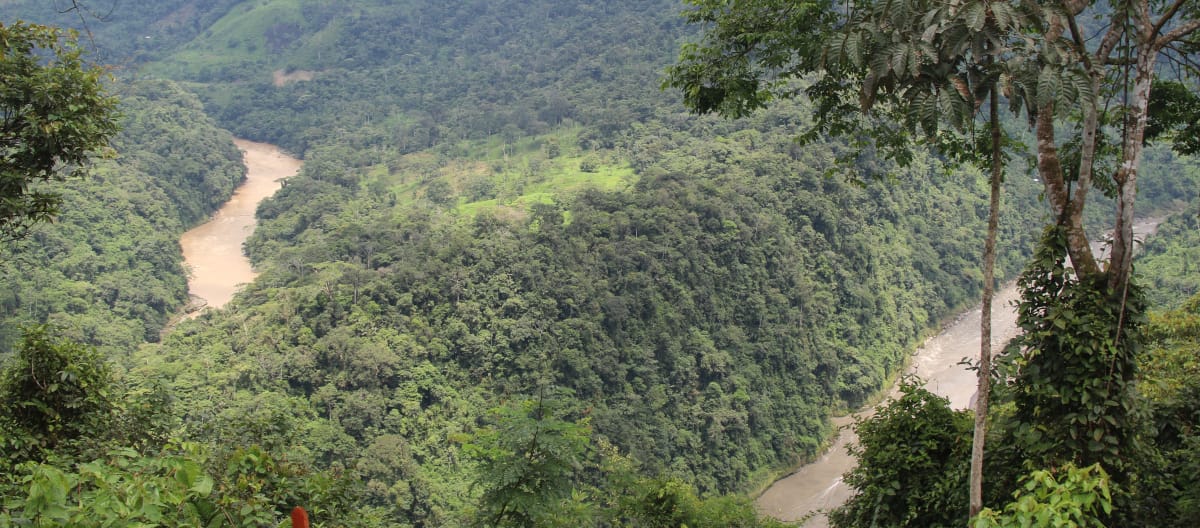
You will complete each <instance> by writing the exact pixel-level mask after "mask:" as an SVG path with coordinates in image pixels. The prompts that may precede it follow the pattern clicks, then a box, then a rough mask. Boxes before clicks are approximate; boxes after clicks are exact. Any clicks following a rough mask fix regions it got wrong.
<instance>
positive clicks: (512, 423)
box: [465, 396, 591, 527]
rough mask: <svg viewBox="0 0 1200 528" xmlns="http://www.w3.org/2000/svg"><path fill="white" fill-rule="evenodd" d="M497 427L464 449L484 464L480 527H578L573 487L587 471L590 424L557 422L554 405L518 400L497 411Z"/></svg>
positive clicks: (478, 483) (482, 432) (481, 469)
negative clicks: (584, 459) (584, 464)
mask: <svg viewBox="0 0 1200 528" xmlns="http://www.w3.org/2000/svg"><path fill="white" fill-rule="evenodd" d="M493 413H494V415H495V420H496V421H497V422H498V425H497V426H496V427H489V428H485V429H481V430H480V431H478V432H477V433H476V434H475V437H474V439H473V440H472V442H471V443H469V444H467V445H466V446H465V452H466V454H467V455H469V456H471V457H473V458H475V459H476V460H477V461H478V462H479V474H480V477H479V479H478V480H476V481H475V484H474V487H478V488H480V490H481V495H480V499H479V504H480V507H479V510H478V511H476V512H475V514H474V516H475V523H476V524H478V525H480V526H527V527H533V526H576V525H578V524H579V522H580V519H578V518H575V516H573V515H571V514H570V513H569V512H570V511H571V510H572V507H573V506H574V504H572V502H574V500H578V499H577V498H576V497H572V492H573V489H574V488H573V486H572V481H573V480H575V478H577V477H576V474H577V473H578V472H580V471H582V470H583V465H582V460H583V455H584V453H585V452H586V450H587V447H588V441H589V439H590V437H591V430H590V428H589V427H588V423H587V422H588V421H587V418H582V419H580V420H576V421H574V422H569V421H565V420H562V419H560V418H558V416H556V414H557V412H556V410H555V409H554V406H553V403H552V402H547V401H546V400H545V399H543V398H542V397H540V396H539V398H538V399H536V400H534V399H528V400H519V401H515V402H511V403H509V404H507V405H505V406H504V407H500V408H497V409H495V410H493Z"/></svg>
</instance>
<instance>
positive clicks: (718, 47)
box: [666, 0, 1200, 513]
mask: <svg viewBox="0 0 1200 528" xmlns="http://www.w3.org/2000/svg"><path fill="white" fill-rule="evenodd" d="M692 4H693V5H695V6H696V9H695V10H693V11H690V12H689V13H688V14H687V16H688V17H689V20H690V21H692V22H702V23H707V24H709V25H710V26H709V29H708V32H707V34H706V35H705V40H704V41H703V43H702V44H689V45H686V46H685V47H684V49H683V52H682V55H681V59H680V64H678V65H676V66H674V67H673V68H672V69H671V70H670V71H669V76H668V80H667V82H666V84H667V85H669V86H675V87H678V88H681V89H682V90H683V92H684V100H685V102H686V103H687V104H688V105H689V106H691V107H692V108H693V109H695V110H698V111H719V112H722V113H725V114H729V115H735V116H736V115H742V114H745V113H747V112H749V111H751V110H754V109H756V108H759V107H762V106H764V105H766V104H767V103H768V102H770V101H771V100H772V99H774V98H778V97H794V96H797V95H799V94H807V95H808V96H810V97H811V98H812V99H813V101H814V105H815V110H816V121H817V123H816V126H814V127H813V128H812V129H811V130H810V131H808V132H807V133H806V134H805V135H804V136H803V137H805V138H808V139H813V138H815V137H818V136H819V135H820V134H822V133H835V134H853V137H854V138H855V140H856V141H858V142H859V143H860V144H863V145H866V144H868V143H870V144H872V145H874V146H875V147H878V148H879V149H880V150H881V151H883V152H884V153H885V154H887V155H889V156H890V157H892V158H893V159H896V160H897V161H900V162H902V163H903V162H905V161H906V160H907V159H909V157H910V156H911V153H910V152H911V151H910V146H909V142H910V136H911V132H912V131H914V129H915V128H917V127H918V126H919V127H920V128H922V129H924V131H925V132H926V134H932V133H936V132H937V123H938V122H939V120H942V119H948V120H950V121H951V122H953V121H956V120H958V119H960V116H961V115H963V114H965V113H967V112H968V111H973V110H978V108H979V104H978V101H982V100H983V96H984V95H987V96H988V97H989V98H991V99H992V105H991V106H992V108H993V109H994V108H995V107H996V106H997V105H996V103H997V102H998V101H997V99H998V98H997V97H996V90H995V88H996V87H997V86H998V87H999V88H1000V89H1002V90H1003V92H1004V95H1005V96H1006V98H1007V99H1008V101H1009V102H1010V104H1011V105H1012V107H1013V109H1014V110H1016V111H1021V110H1024V111H1025V112H1026V114H1027V116H1028V117H1029V121H1030V123H1031V126H1032V128H1033V129H1034V131H1035V134H1036V138H1037V141H1036V153H1037V164H1036V166H1037V170H1038V173H1039V179H1040V180H1041V181H1042V182H1043V185H1044V186H1045V194H1046V196H1047V198H1048V201H1049V202H1050V205H1051V210H1052V212H1053V214H1054V217H1055V221H1056V223H1057V224H1059V225H1061V226H1063V228H1064V231H1065V233H1066V234H1067V244H1068V254H1069V255H1070V261H1071V264H1072V266H1073V268H1074V271H1075V273H1076V274H1077V275H1079V276H1081V277H1095V276H1103V278H1104V279H1105V280H1103V281H1101V282H1099V283H1098V282H1096V281H1090V280H1089V281H1087V284H1089V285H1093V286H1095V285H1100V284H1102V286H1100V287H1103V288H1105V289H1106V290H1107V291H1108V293H1109V295H1110V296H1113V295H1115V296H1117V297H1118V298H1119V299H1120V302H1121V309H1122V310H1124V301H1125V299H1126V297H1127V293H1128V283H1129V276H1130V273H1131V271H1132V267H1131V258H1132V250H1133V238H1132V231H1131V229H1132V223H1133V202H1134V198H1135V196H1136V187H1137V170H1138V163H1139V161H1140V156H1141V149H1142V145H1143V142H1144V140H1145V139H1146V138H1147V135H1146V129H1147V123H1148V117H1149V111H1150V103H1151V98H1150V96H1151V87H1152V85H1153V80H1154V76H1155V73H1156V67H1155V64H1156V61H1157V60H1158V59H1159V57H1165V58H1166V59H1167V60H1169V61H1170V62H1172V64H1173V65H1175V66H1177V67H1178V68H1177V69H1179V70H1182V71H1189V72H1191V73H1195V71H1196V68H1195V65H1196V62H1195V58H1196V55H1197V50H1198V49H1200V48H1197V46H1196V44H1197V42H1196V39H1195V37H1194V34H1195V32H1196V30H1197V29H1200V8H1198V7H1197V5H1196V4H1195V3H1194V2H1186V1H1185V0H1113V1H1110V2H1099V1H1089V0H1063V1H1053V2H1026V1H1009V0H982V1H970V0H968V1H964V2H959V3H942V2H924V1H921V0H910V1H902V2H879V1H875V0H865V1H855V2H850V3H849V4H847V5H845V6H835V5H833V3H831V2H825V1H823V0H815V1H810V2H803V3H793V2H786V1H778V0H758V1H747V2H735V3H730V2H723V1H719V0H695V1H693V2H692ZM1085 16H1090V17H1095V18H1098V19H1100V20H1103V21H1105V22H1107V24H1102V25H1101V26H1102V27H1104V28H1105V29H1104V30H1103V31H1102V36H1101V37H1100V38H1099V39H1092V38H1091V36H1090V35H1087V34H1085V33H1084V31H1083V30H1082V29H1081V26H1080V23H1079V22H1078V19H1080V18H1083V17H1085ZM963 59H967V62H966V63H965V64H964V60H963ZM964 65H965V66H967V67H965V68H964ZM971 65H985V66H986V67H970V66H971ZM798 80H804V81H805V82H808V83H809V84H808V88H807V90H801V89H799V88H798V87H797V86H798V83H797V81H798ZM1107 84H1113V85H1116V86H1118V89H1117V90H1114V91H1110V92H1107V93H1106V92H1104V91H1103V90H1102V88H1103V86H1105V85H1107ZM1183 92H1184V93H1187V92H1188V91H1187V90H1186V89H1185V90H1183ZM1114 95H1119V96H1123V99H1121V100H1112V99H1109V100H1106V99H1105V97H1106V96H1109V97H1111V96H1114ZM1176 99H1177V100H1178V98H1176ZM880 100H883V101H885V102H886V103H888V104H887V105H885V106H884V108H883V109H882V111H876V112H875V116H874V119H871V120H868V119H867V117H865V116H864V114H865V113H866V112H867V111H868V110H870V109H872V107H876V108H878V107H879V106H880V105H878V102H879V101H880ZM1102 108H1108V109H1109V110H1107V111H1102V110H1101V109H1102ZM1181 114H1182V113H1181ZM1114 117H1116V118H1119V119H1120V121H1121V124H1122V125H1123V126H1122V128H1121V130H1120V137H1121V148H1120V150H1119V152H1118V150H1117V149H1116V148H1104V147H1105V146H1106V145H1105V144H1104V142H1103V140H1102V138H1103V137H1104V135H1105V134H1104V132H1105V129H1104V128H1103V127H1104V126H1105V124H1106V123H1110V122H1113V121H1114ZM1173 117H1175V118H1178V117H1179V116H1178V115H1176V116H1173ZM1064 118H1068V119H1067V122H1069V123H1070V124H1071V126H1072V127H1073V129H1074V130H1075V131H1076V132H1077V137H1076V138H1075V139H1073V140H1071V141H1068V142H1066V143H1061V142H1060V141H1059V140H1057V139H1056V127H1058V128H1063V127H1064V125H1063V123H1064ZM995 119H996V117H995V114H994V113H993V114H992V122H993V123H995V122H996V121H995ZM1174 122H1175V123H1176V124H1177V125H1178V124H1180V122H1181V121H1180V120H1178V119H1176V120H1175V121H1174ZM1183 128H1184V130H1188V128H1187V125H1184V126H1183ZM993 130H995V128H993ZM1108 130H1111V127H1110V128H1109V129H1108ZM1152 130H1153V129H1152ZM1180 136H1184V137H1186V132H1185V133H1184V134H1180V135H1179V136H1177V137H1176V140H1177V141H1176V144H1177V146H1180V145H1182V146H1184V147H1187V146H1188V145H1189V141H1188V140H1186V139H1185V140H1182V141H1181V140H1180ZM993 137H994V138H995V137H997V136H996V135H995V134H993ZM863 138H866V139H869V140H870V141H869V142H868V141H863ZM995 143H996V141H995V140H993V144H995ZM940 146H942V147H943V148H944V147H945V146H947V145H945V144H942V145H940ZM950 146H953V145H950ZM990 151H991V152H992V154H993V156H994V157H993V161H995V160H996V158H995V156H999V152H998V148H993V149H991V150H990ZM1105 154H1111V155H1112V156H1113V157H1115V158H1116V161H1117V163H1116V164H1115V168H1114V169H1113V171H1112V174H1111V176H1110V178H1108V179H1101V178H1095V179H1094V178H1093V172H1094V168H1096V166H1097V163H1098V161H1097V160H1098V159H1101V158H1102V157H1103V155H1105ZM995 166H996V165H995V164H993V167H995ZM993 175H994V179H993V186H995V185H996V184H997V181H996V180H997V178H996V176H998V173H997V172H996V171H995V170H993ZM1093 181H1095V185H1096V186H1098V187H1099V188H1101V189H1102V190H1104V191H1106V192H1108V193H1109V194H1111V195H1113V196H1114V197H1115V198H1116V199H1117V203H1118V209H1117V217H1116V220H1115V222H1114V226H1113V251H1112V259H1111V261H1110V264H1109V266H1108V268H1107V269H1101V267H1100V266H1099V265H1098V264H1097V263H1096V261H1095V258H1094V257H1093V256H1092V253H1091V247H1090V244H1089V241H1088V238H1087V235H1086V233H1085V231H1084V228H1083V208H1084V205H1085V204H1086V199H1087V194H1088V190H1089V188H1090V187H1091V186H1092V185H1093ZM993 210H994V209H993ZM989 223H990V222H989ZM988 253H990V252H988V251H986V250H985V255H986V254H988ZM986 261H987V258H986V257H985V269H986V268H987V267H988V266H987V264H986ZM987 286H988V287H990V286H991V285H990V284H988V285H987ZM987 293H988V292H986V291H985V297H986V296H987ZM989 305H990V303H989V302H987V301H986V300H985V301H984V307H985V308H984V309H985V310H987V309H988V308H989V307H990V306H989ZM987 315H988V314H986V313H985V314H984V318H983V319H984V327H983V328H982V329H981V330H982V332H983V333H984V334H987V333H989V329H988V328H987V322H986V321H987V319H988V317H987ZM1117 321H1118V323H1117V327H1118V328H1117V330H1116V332H1115V333H1114V334H1113V336H1115V337H1114V339H1116V340H1117V341H1120V335H1121V332H1120V329H1119V328H1120V326H1121V322H1123V321H1125V319H1124V318H1122V317H1118V318H1117ZM989 341H990V339H986V336H985V339H984V340H983V343H982V350H981V358H982V359H984V360H985V361H984V362H981V363H983V365H982V366H983V367H985V368H981V373H980V395H981V400H980V404H981V405H980V408H979V409H977V410H979V411H980V412H979V414H978V415H977V421H978V423H979V424H980V429H982V425H983V424H984V423H985V417H986V414H985V413H986V394H987V380H988V376H987V369H986V367H987V365H986V360H987V359H989V358H990V343H989ZM977 438H978V439H979V440H980V441H981V440H982V438H983V435H982V431H980V432H979V434H977ZM979 450H980V453H981V445H980V448H979ZM975 465H976V467H977V468H981V467H982V461H981V460H978V461H976V464H975ZM977 487H978V486H977V485H974V484H973V488H977ZM980 497H981V493H980V492H979V491H978V490H977V489H973V490H972V513H974V512H975V511H978V508H979V506H980V503H979V500H978V499H979V498H980Z"/></svg>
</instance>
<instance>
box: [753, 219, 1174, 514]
mask: <svg viewBox="0 0 1200 528" xmlns="http://www.w3.org/2000/svg"><path fill="white" fill-rule="evenodd" d="M1161 221H1162V219H1161V218H1151V219H1146V220H1140V221H1138V222H1137V224H1135V225H1134V231H1135V232H1137V233H1138V234H1140V235H1143V236H1148V235H1152V234H1154V232H1155V230H1156V229H1157V228H1158V224H1159V223H1160V222H1161ZM1093 249H1094V250H1096V251H1098V250H1099V249H1100V248H1099V246H1097V247H1094V248H1093ZM1019 298H1020V295H1019V292H1018V291H1017V287H1016V284H1015V283H1012V282H1010V283H1008V284H1006V285H1004V286H1003V287H1002V288H1001V289H1000V290H998V291H997V292H996V296H995V298H994V299H993V300H992V352H993V353H996V352H997V351H998V349H999V347H1001V346H1003V345H1004V344H1005V343H1007V342H1008V341H1010V340H1011V339H1012V338H1014V337H1016V335H1017V332H1018V331H1019V329H1018V328H1017V313H1016V306H1015V305H1016V302H1017V301H1018V300H1019ZM981 314H982V310H981V309H980V305H976V306H975V308H973V309H971V310H970V311H968V312H966V313H964V314H962V315H960V316H959V317H958V318H956V319H955V320H954V322H953V323H952V324H950V325H948V326H946V327H945V328H944V329H943V330H942V331H941V332H940V333H939V334H937V335H936V336H934V337H932V338H930V339H928V340H926V341H925V343H923V344H922V345H921V346H920V347H919V348H918V349H917V350H916V352H915V353H914V354H913V357H912V359H911V361H910V365H909V367H908V368H907V369H906V372H907V373H908V374H911V375H916V376H918V377H920V378H921V379H922V380H924V381H925V385H926V388H928V389H929V390H930V391H931V392H934V393H935V394H938V395H940V396H944V397H946V398H948V399H949V400H950V405H951V406H952V407H953V408H955V409H966V408H969V407H970V406H971V404H972V403H973V397H974V395H975V387H976V378H975V372H974V371H970V370H967V367H966V366H965V365H962V364H960V362H961V360H962V359H963V358H971V359H975V358H977V357H978V355H979V347H980V342H979V322H980V316H981ZM895 392H896V386H895V384H893V386H892V388H891V389H889V391H888V394H889V395H891V394H895ZM889 397H890V396H889ZM886 399H887V398H885V400H886ZM874 411H875V408H874V406H870V407H869V408H867V409H864V410H862V411H860V412H858V413H855V414H853V415H850V416H843V417H838V418H834V419H833V424H834V427H835V428H837V429H838V430H839V431H840V433H839V434H838V435H837V437H836V438H835V439H834V440H833V442H832V443H831V446H830V448H829V449H828V450H827V451H826V452H825V453H824V454H822V455H821V456H820V457H819V458H817V459H816V460H814V461H813V462H811V463H809V464H806V465H803V466H801V467H799V468H797V469H796V471H794V472H792V473H791V474H789V475H788V476H786V477H784V478H782V479H780V480H777V481H776V482H775V483H774V484H772V485H771V486H770V487H768V488H767V489H766V491H764V492H763V493H762V494H761V495H759V496H758V499H757V500H756V501H755V503H756V505H757V507H758V511H759V512H760V513H762V514H764V515H769V516H771V517H774V518H776V519H779V520H781V521H800V520H804V519H807V522H806V523H804V524H803V525H802V526H805V527H806V528H824V527H826V526H828V525H829V524H828V520H827V519H826V518H825V515H824V514H823V513H822V512H823V511H827V510H829V509H832V508H836V507H837V506H840V505H841V504H843V503H844V502H846V500H847V499H849V498H850V496H851V495H852V494H853V491H854V490H853V489H851V488H850V487H849V486H847V485H846V484H845V483H844V482H842V474H844V473H845V472H847V471H849V470H850V469H851V468H853V467H854V464H855V460H854V458H853V457H851V456H850V455H849V454H848V453H847V451H846V446H847V445H849V444H850V443H851V442H855V441H857V440H858V437H857V436H856V435H855V434H854V431H853V429H852V428H851V425H853V424H854V420H855V419H856V418H865V417H869V416H871V415H873V414H874Z"/></svg>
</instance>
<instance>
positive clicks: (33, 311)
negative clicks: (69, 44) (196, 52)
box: [0, 81, 245, 359]
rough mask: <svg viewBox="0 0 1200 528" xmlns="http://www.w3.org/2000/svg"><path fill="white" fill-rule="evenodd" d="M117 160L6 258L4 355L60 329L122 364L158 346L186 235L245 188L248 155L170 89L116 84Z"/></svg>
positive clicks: (0, 320) (0, 312) (75, 190)
mask: <svg viewBox="0 0 1200 528" xmlns="http://www.w3.org/2000/svg"><path fill="white" fill-rule="evenodd" d="M116 88H117V89H118V90H119V91H120V92H121V93H122V94H123V96H124V102H123V103H122V106H121V111H122V114H123V116H124V117H123V118H122V121H121V124H122V131H121V133H120V134H118V135H117V136H116V138H115V140H114V145H113V146H114V148H115V150H116V151H117V152H118V153H119V154H120V157H119V158H118V159H115V160H106V161H101V162H98V163H97V164H96V165H95V167H94V169H93V170H92V175H91V177H89V178H86V179H72V180H69V181H67V182H64V183H63V184H62V185H61V187H60V188H59V191H58V194H60V195H61V197H62V200H63V205H64V207H63V211H62V214H60V215H59V217H58V219H57V221H56V222H54V223H52V224H40V225H38V226H35V227H33V228H32V229H31V230H30V231H29V233H28V236H27V237H26V238H25V239H24V240H20V241H16V242H13V243H11V244H7V245H6V246H5V247H4V248H3V256H2V257H0V275H2V276H3V277H4V280H3V281H2V282H0V284H2V285H0V349H5V348H8V347H9V346H11V344H12V343H14V342H16V341H17V339H19V333H18V331H17V328H18V327H19V326H21V325H30V324H42V323H52V324H54V325H55V326H56V327H57V328H58V329H59V330H58V332H59V333H60V334H61V335H63V336H64V337H70V338H72V339H74V340H76V341H79V342H81V343H87V344H90V345H95V346H97V347H98V348H99V349H100V351H101V352H102V353H104V354H105V355H108V356H110V357H114V359H115V358H116V357H118V356H123V355H126V354H128V352H129V351H131V350H133V349H134V348H136V347H137V346H138V345H139V344H140V343H143V342H146V341H157V340H158V338H159V334H160V332H161V330H162V328H163V326H164V325H165V324H166V323H167V321H168V319H169V318H170V317H172V316H173V315H175V312H176V311H177V310H178V309H179V308H180V307H181V306H183V304H184V303H185V302H186V299H187V289H186V288H187V285H186V271H185V270H184V269H183V266H182V256H181V255H180V253H179V235H180V234H181V233H182V232H183V231H184V229H186V227H187V226H189V225H191V224H192V223H194V222H197V221H200V220H202V219H204V218H207V217H208V215H209V214H210V213H211V212H212V211H213V210H214V209H215V207H216V206H217V205H219V204H220V203H221V202H223V201H224V200H225V199H227V198H228V197H229V196H230V195H231V194H232V193H233V188H234V187H235V186H236V185H237V183H238V182H240V181H241V179H242V176H243V172H244V170H245V169H244V167H242V164H241V153H240V152H239V151H238V150H237V148H236V147H235V146H234V145H233V144H232V143H230V141H229V134H228V133H227V132H223V131H221V130H220V129H218V128H217V126H216V125H215V123H213V121H212V120H211V119H208V118H206V117H204V116H203V109H202V108H201V106H200V103H199V101H198V100H197V99H196V98H195V97H193V96H191V95H188V94H187V93H186V92H184V91H183V90H182V89H180V88H179V87H178V86H177V85H174V84H172V83H168V82H165V81H140V82H136V83H131V84H119V85H116Z"/></svg>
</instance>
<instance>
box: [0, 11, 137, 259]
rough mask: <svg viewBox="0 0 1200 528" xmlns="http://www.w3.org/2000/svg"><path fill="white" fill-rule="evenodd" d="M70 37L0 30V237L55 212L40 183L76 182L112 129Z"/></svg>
mask: <svg viewBox="0 0 1200 528" xmlns="http://www.w3.org/2000/svg"><path fill="white" fill-rule="evenodd" d="M75 41H76V35H75V33H73V32H66V31H63V30H61V29H58V28H54V27H49V26H40V25H36V24H27V23H24V22H15V23H13V24H11V25H4V24H0V46H2V48H0V53H3V60H0V112H2V113H3V122H2V123H0V237H2V238H7V239H13V238H19V237H21V236H22V235H23V233H25V232H26V231H27V230H28V228H29V227H30V226H31V225H33V224H34V223H37V222H42V221H46V220H49V219H50V218H52V217H53V216H54V214H55V213H56V212H57V211H58V207H59V205H60V204H61V198H60V197H59V196H58V195H57V194H56V193H54V192H52V191H48V190H46V189H45V188H43V186H42V185H41V184H42V183H44V182H48V181H52V180H53V181H62V180H64V179H65V178H67V177H78V176H82V175H83V174H84V173H85V172H86V166H87V163H88V160H89V159H90V158H91V156H92V155H93V154H94V153H95V152H97V151H103V150H104V149H105V147H106V146H107V142H108V140H109V138H110V137H112V135H113V134H114V133H116V131H117V122H116V115H117V114H116V105H117V102H116V99H115V98H113V97H111V96H109V95H107V94H106V93H105V92H104V85H103V78H104V72H103V71H102V70H101V69H99V68H96V67H92V66H88V65H86V64H84V62H83V60H82V58H81V56H82V52H81V50H80V49H79V48H78V46H77V45H76V42H75Z"/></svg>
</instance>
